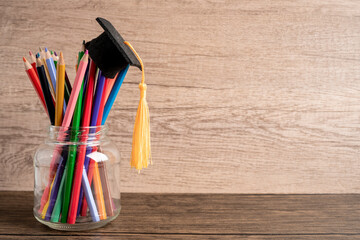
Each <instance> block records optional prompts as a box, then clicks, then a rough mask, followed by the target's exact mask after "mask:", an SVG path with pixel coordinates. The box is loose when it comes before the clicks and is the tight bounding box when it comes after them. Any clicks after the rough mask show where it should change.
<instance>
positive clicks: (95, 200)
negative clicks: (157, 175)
mask: <svg viewBox="0 0 360 240" xmlns="http://www.w3.org/2000/svg"><path fill="white" fill-rule="evenodd" d="M106 132H107V130H106V128H105V127H89V128H77V129H71V128H69V129H62V128H61V127H53V126H51V127H50V129H49V135H48V138H47V140H46V141H45V143H44V144H42V145H41V146H39V147H38V149H37V151H36V153H35V155H34V168H35V174H34V176H35V181H34V208H33V213H34V216H35V218H36V219H37V220H38V221H39V222H41V223H43V224H45V225H47V226H49V227H51V228H54V229H58V230H69V231H76V230H79V231H81V230H89V229H94V228H98V227H101V226H103V225H105V224H107V223H108V222H110V221H112V220H114V219H115V218H116V217H117V216H118V215H119V213H120V209H121V204H120V184H119V183H120V153H119V151H118V150H117V148H116V146H115V145H114V144H113V143H112V142H111V141H110V139H109V138H107V136H106Z"/></svg>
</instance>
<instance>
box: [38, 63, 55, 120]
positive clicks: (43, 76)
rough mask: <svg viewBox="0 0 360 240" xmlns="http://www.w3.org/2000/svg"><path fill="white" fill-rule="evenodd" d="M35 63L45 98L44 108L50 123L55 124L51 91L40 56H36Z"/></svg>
mask: <svg viewBox="0 0 360 240" xmlns="http://www.w3.org/2000/svg"><path fill="white" fill-rule="evenodd" d="M36 63H37V68H36V69H37V72H38V75H39V79H40V84H41V89H42V92H43V94H44V99H45V103H46V109H47V110H46V111H47V113H48V115H49V118H50V122H51V125H54V124H55V106H54V102H53V99H52V96H51V92H50V89H49V83H48V81H47V79H46V74H45V69H44V66H43V63H42V61H41V60H40V58H36Z"/></svg>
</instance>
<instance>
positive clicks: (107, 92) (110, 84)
mask: <svg viewBox="0 0 360 240" xmlns="http://www.w3.org/2000/svg"><path fill="white" fill-rule="evenodd" d="M118 74H119V73H118ZM118 74H116V76H115V77H114V78H106V82H107V86H106V88H105V89H104V91H105V97H104V100H105V103H106V100H107V99H108V97H109V95H110V92H111V89H112V88H113V86H114V83H115V81H116V78H117V75H118Z"/></svg>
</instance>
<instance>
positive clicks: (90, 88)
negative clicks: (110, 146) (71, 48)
mask: <svg viewBox="0 0 360 240" xmlns="http://www.w3.org/2000/svg"><path fill="white" fill-rule="evenodd" d="M96 72H97V68H96V65H95V63H94V62H93V61H91V64H90V69H89V77H88V87H87V90H86V96H89V97H90V96H93V93H94V89H95V76H96ZM89 101H91V103H89V104H88V105H87V106H86V108H85V109H84V113H83V115H84V116H83V118H84V120H86V122H84V124H85V123H87V126H89V125H90V123H88V122H87V121H88V120H89V119H88V118H89V117H90V119H91V111H92V102H93V97H91V98H90V100H89ZM86 102H87V101H86ZM85 110H86V111H85ZM91 151H92V147H87V149H86V156H85V160H84V168H85V170H86V172H88V169H89V157H87V155H88V154H90V153H91ZM82 190H83V189H81V190H80V197H79V201H80V203H79V208H80V209H83V210H81V215H82V216H86V212H87V203H86V198H85V197H84V198H83V197H82V195H83V191H82ZM89 208H90V206H89ZM78 211H79V210H78Z"/></svg>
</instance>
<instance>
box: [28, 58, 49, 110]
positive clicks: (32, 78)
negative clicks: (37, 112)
mask: <svg viewBox="0 0 360 240" xmlns="http://www.w3.org/2000/svg"><path fill="white" fill-rule="evenodd" d="M23 61H24V66H25V71H26V73H27V75H28V77H29V79H30V82H31V83H32V85H33V87H34V89H35V91H36V93H37V95H38V97H39V99H40V102H41V104H42V105H43V107H44V109H45V112H46V104H45V99H44V95H43V93H42V90H41V86H40V80H39V77H38V75H37V74H36V70H35V69H34V68H33V67H32V66H31V64H30V63H29V62H28V61H27V60H26V58H25V57H23Z"/></svg>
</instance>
